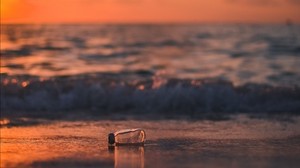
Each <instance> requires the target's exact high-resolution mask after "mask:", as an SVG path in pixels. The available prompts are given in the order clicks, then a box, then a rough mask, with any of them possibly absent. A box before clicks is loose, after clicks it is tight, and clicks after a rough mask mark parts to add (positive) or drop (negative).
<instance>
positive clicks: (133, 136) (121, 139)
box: [108, 128, 146, 146]
mask: <svg viewBox="0 0 300 168" xmlns="http://www.w3.org/2000/svg"><path fill="white" fill-rule="evenodd" d="M145 141H146V133H145V131H144V130H143V129H140V128H135V129H125V130H120V131H117V132H114V133H111V134H109V137H108V142H109V144H110V145H113V144H115V145H117V146H118V145H143V144H144V143H145Z"/></svg>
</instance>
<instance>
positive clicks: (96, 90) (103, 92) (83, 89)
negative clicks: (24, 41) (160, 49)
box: [1, 75, 300, 116]
mask: <svg viewBox="0 0 300 168" xmlns="http://www.w3.org/2000/svg"><path fill="white" fill-rule="evenodd" d="M299 109H300V88H299V87H297V86H295V87H275V86H269V85H263V84H246V85H243V86H234V85H233V84H232V83H231V82H228V81H222V80H217V79H201V80H190V79H186V80H183V79H169V80H166V79H160V78H158V79H156V78H153V79H148V80H128V81H124V80H119V79H118V78H115V79H113V78H106V77H105V76H93V77H87V76H78V77H74V76H73V77H57V78H51V79H41V78H39V77H31V76H22V77H16V76H15V77H12V76H5V75H2V79H1V112H3V113H2V114H3V115H4V116H5V115H11V114H12V115H13V114H14V113H17V112H18V111H19V112H22V113H23V114H26V112H35V113H37V114H40V115H43V112H51V113H53V114H55V113H56V112H63V114H70V113H71V114H72V113H76V111H83V110H85V111H91V112H93V114H99V115H101V114H113V113H121V114H122V113H128V112H129V113H133V114H141V115H143V114H146V115H147V114H155V115H156V114H157V115H164V114H165V115H174V116H176V115H190V116H197V115H201V114H205V113H220V114H222V113H229V114H234V113H273V114H286V113H291V114H299V112H300V110H299Z"/></svg>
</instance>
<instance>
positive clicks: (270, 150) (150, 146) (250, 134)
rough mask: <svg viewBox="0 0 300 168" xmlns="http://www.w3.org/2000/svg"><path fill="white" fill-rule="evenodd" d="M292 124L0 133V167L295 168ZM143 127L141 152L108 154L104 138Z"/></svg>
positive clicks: (82, 125)
mask: <svg viewBox="0 0 300 168" xmlns="http://www.w3.org/2000/svg"><path fill="white" fill-rule="evenodd" d="M299 121H300V120H299V119H298V118H296V119H294V120H293V121H279V120H263V119H249V118H247V117H243V116H239V117H236V118H233V119H231V120H227V121H220V122H214V121H206V120H202V121H191V120H158V121H157V120H156V121H145V120H143V121H137V120H128V121H111V120H103V121H61V122H55V121H52V122H44V124H40V125H35V126H19V127H2V128H1V167H115V168H117V167H202V166H203V167H220V166H221V167H299V164H300V161H299V160H300V158H299V156H300V148H299V147H300V130H299V126H300V125H299V123H300V122H299ZM135 127H142V128H144V129H145V131H146V138H147V142H146V144H145V146H143V147H141V146H137V147H135V146H131V147H128V146H127V147H126V146H120V147H115V148H113V149H109V148H108V146H107V134H108V133H109V132H111V131H116V130H119V129H124V128H135Z"/></svg>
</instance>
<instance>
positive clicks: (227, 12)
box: [1, 0, 300, 23]
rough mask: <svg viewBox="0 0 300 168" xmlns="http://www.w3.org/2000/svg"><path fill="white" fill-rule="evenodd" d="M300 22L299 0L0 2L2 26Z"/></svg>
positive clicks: (45, 0)
mask: <svg viewBox="0 0 300 168" xmlns="http://www.w3.org/2000/svg"><path fill="white" fill-rule="evenodd" d="M287 19H290V20H292V21H294V22H298V23H300V0H1V23H72V22H74V23H81V22H83V23H86V22H96V23H98V22H99V23H164V22H167V23H168V22H251V23H283V22H285V21H286V20H287Z"/></svg>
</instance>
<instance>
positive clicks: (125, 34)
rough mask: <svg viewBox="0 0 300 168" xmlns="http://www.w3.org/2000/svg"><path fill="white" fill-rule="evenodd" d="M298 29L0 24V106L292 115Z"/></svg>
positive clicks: (299, 75) (299, 72) (299, 76)
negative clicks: (279, 113)
mask: <svg viewBox="0 0 300 168" xmlns="http://www.w3.org/2000/svg"><path fill="white" fill-rule="evenodd" d="M299 30H300V26H299V25H291V24H290V25H257V24H252V25H250V24H237V25H233V24H227V25H222V24H212V25H204V24H203V25H97V24H91V25H87V24H86V25H84V24H83V25H1V90H3V92H2V93H1V109H2V110H3V109H4V110H25V109H26V110H29V111H32V110H39V111H41V110H71V109H92V110H96V111H97V110H99V109H100V110H103V109H105V111H118V110H119V111H124V110H125V111H126V110H128V109H130V110H132V109H134V110H133V111H139V110H141V109H144V107H147V108H146V110H145V111H150V112H151V111H156V112H158V111H159V112H160V111H163V112H170V111H175V112H178V111H182V113H187V111H188V112H191V113H195V112H198V111H221V112H223V111H227V112H240V111H243V112H253V111H257V112H260V111H268V112H274V111H279V112H282V111H287V112H289V111H293V112H295V111H297V109H300V108H299V107H300V105H299V104H300V100H299V95H300V93H299V81H300V68H299V65H300V57H299V56H300V31H299ZM162 97H163V98H164V99H162ZM224 99H225V100H224ZM253 104H254V105H255V106H253ZM183 111H184V112H183Z"/></svg>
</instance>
